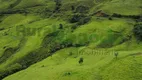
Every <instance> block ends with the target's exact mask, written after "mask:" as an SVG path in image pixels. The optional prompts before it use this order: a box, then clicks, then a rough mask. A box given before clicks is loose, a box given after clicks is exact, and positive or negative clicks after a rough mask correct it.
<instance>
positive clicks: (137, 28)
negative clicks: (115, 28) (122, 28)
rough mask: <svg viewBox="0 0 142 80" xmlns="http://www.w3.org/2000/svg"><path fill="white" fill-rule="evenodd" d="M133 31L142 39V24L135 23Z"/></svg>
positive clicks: (138, 38)
mask: <svg viewBox="0 0 142 80" xmlns="http://www.w3.org/2000/svg"><path fill="white" fill-rule="evenodd" d="M133 33H134V36H135V37H136V38H137V40H139V41H142V24H136V25H134V29H133Z"/></svg>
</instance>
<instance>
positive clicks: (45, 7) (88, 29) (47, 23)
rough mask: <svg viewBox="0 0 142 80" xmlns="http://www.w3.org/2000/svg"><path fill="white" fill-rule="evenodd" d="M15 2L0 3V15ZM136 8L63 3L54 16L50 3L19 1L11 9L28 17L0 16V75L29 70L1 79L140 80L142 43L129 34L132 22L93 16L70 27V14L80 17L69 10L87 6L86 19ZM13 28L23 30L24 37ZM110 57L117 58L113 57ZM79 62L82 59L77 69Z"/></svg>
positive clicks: (75, 0) (118, 3) (129, 2)
mask: <svg viewBox="0 0 142 80" xmlns="http://www.w3.org/2000/svg"><path fill="white" fill-rule="evenodd" d="M15 1H16V0H12V1H8V0H6V1H3V0H0V3H3V4H2V5H0V10H1V11H3V10H6V11H7V10H8V9H10V7H9V5H11V4H14V3H15ZM133 3H135V4H133ZM141 3H142V2H141V0H137V1H135V0H101V1H99V2H96V1H94V0H87V1H86V0H72V1H70V0H63V1H62V2H61V4H62V6H61V7H60V10H59V11H58V12H57V11H55V8H56V7H57V6H56V5H55V2H54V1H52V0H48V1H47V0H36V1H34V0H29V1H27V0H22V1H21V2H20V3H19V4H16V5H14V7H12V9H11V10H23V9H24V10H26V11H28V13H21V14H20V13H15V14H5V15H0V16H2V17H0V21H1V22H0V29H4V30H0V38H1V39H0V61H3V62H1V63H0V76H2V75H3V73H6V74H9V73H10V74H11V73H12V71H13V70H20V69H23V68H26V67H28V66H30V65H31V66H30V67H29V68H27V69H25V70H23V71H20V72H18V73H15V74H13V75H10V76H8V77H6V78H5V79H4V80H19V78H20V80H31V79H32V80H47V79H49V80H141V79H142V77H141V76H142V71H141V70H142V69H141V68H142V67H141V65H142V64H141V59H142V58H141V56H142V55H141V52H142V50H141V48H142V43H141V42H139V41H137V40H136V38H135V37H134V35H133V33H132V29H133V27H134V25H135V24H136V22H135V20H134V19H130V18H113V17H112V20H109V19H108V17H96V16H95V15H94V16H89V17H91V20H90V21H89V22H88V23H86V24H84V25H78V24H77V23H69V20H70V19H71V17H72V16H73V15H75V14H81V13H75V12H76V11H75V10H72V8H73V7H74V8H77V7H78V6H82V5H83V6H85V7H88V8H89V10H88V12H85V13H82V14H83V15H86V16H88V15H89V14H92V13H94V12H96V11H98V10H103V12H105V13H107V14H109V15H112V14H113V13H118V14H122V15H140V14H141V8H140V7H141V6H142V5H141ZM53 12H54V13H53ZM78 23H79V22H78ZM61 25H62V27H63V28H60V27H61ZM74 26H76V29H73V27H74ZM17 27H24V28H25V30H26V32H25V33H24V35H22V33H21V32H20V31H19V30H17ZM21 29H22V28H21ZM30 29H36V30H35V31H36V32H35V34H34V35H30V33H28V31H27V30H30ZM17 33H21V35H17ZM58 47H60V49H58ZM15 49H16V50H15ZM12 50H14V52H13V51H12ZM79 52H82V53H79ZM92 52H93V53H92ZM115 52H118V53H119V55H118V58H116V57H115V55H114V53H115ZM8 53H10V54H8ZM138 53H139V54H138ZM6 54H8V55H6ZM49 54H50V55H49ZM51 54H53V55H51ZM6 56H8V57H6ZM46 57H47V58H46ZM80 58H83V59H84V61H83V63H82V64H79V60H80ZM1 59H2V60H1ZM38 59H39V60H38ZM43 59H44V60H43ZM32 60H35V61H32ZM41 60H42V61H41ZM24 61H25V62H24ZM28 61H29V62H28ZM37 61H40V62H38V63H35V62H37ZM32 62H33V63H32ZM28 63H29V64H28ZM25 66H26V67H25Z"/></svg>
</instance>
